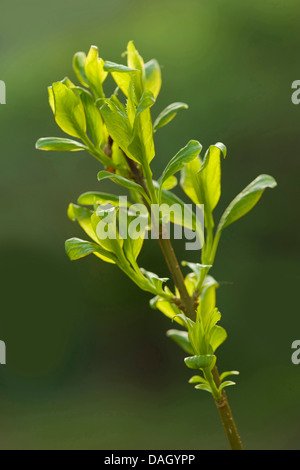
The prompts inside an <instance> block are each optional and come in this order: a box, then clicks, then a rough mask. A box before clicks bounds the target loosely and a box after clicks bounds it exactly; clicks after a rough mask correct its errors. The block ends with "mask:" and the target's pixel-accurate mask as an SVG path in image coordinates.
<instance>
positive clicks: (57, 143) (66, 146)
mask: <svg viewBox="0 0 300 470" xmlns="http://www.w3.org/2000/svg"><path fill="white" fill-rule="evenodd" d="M35 148H36V149H38V150H54V151H61V152H76V151H79V150H87V147H86V146H85V145H83V144H82V143H81V142H76V140H70V139H63V138H60V137H42V138H41V139H39V140H38V141H37V143H36V144H35Z"/></svg>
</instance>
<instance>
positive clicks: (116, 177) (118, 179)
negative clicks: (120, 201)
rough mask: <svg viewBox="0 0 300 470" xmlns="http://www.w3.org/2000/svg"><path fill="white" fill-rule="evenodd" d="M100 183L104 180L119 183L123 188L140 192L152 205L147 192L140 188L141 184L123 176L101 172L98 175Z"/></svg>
mask: <svg viewBox="0 0 300 470" xmlns="http://www.w3.org/2000/svg"><path fill="white" fill-rule="evenodd" d="M97 177H98V181H101V180H104V179H107V178H109V179H111V180H112V181H113V182H114V183H117V184H119V185H121V186H124V188H128V189H131V190H134V191H138V192H139V193H140V194H141V195H142V196H143V198H144V199H146V201H148V202H149V203H150V204H151V202H150V200H149V198H148V196H147V194H146V192H145V190H144V189H143V188H142V186H140V185H139V184H137V183H135V182H134V181H131V180H128V179H126V178H124V177H123V176H120V175H116V174H114V173H110V172H109V171H105V170H102V171H99V173H98V176H97Z"/></svg>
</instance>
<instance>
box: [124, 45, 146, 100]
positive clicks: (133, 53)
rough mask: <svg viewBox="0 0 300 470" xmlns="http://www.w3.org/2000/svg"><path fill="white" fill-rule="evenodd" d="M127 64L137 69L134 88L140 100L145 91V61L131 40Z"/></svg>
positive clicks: (133, 77) (133, 78)
mask: <svg viewBox="0 0 300 470" xmlns="http://www.w3.org/2000/svg"><path fill="white" fill-rule="evenodd" d="M127 65H128V67H129V68H130V69H137V70H138V72H135V73H134V75H133V76H132V80H133V84H134V89H135V92H136V95H137V99H138V100H140V99H141V96H142V94H143V91H144V87H143V83H142V78H143V76H144V61H143V58H142V57H141V56H140V55H139V53H138V51H137V50H136V48H135V46H134V44H133V41H129V43H128V44H127Z"/></svg>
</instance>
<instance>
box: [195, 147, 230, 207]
mask: <svg viewBox="0 0 300 470" xmlns="http://www.w3.org/2000/svg"><path fill="white" fill-rule="evenodd" d="M226 153H227V151H226V147H225V145H223V144H222V143H217V144H215V145H211V146H210V147H209V149H208V150H207V152H206V154H205V156H204V160H203V163H202V165H201V169H200V173H199V179H200V191H201V202H202V203H203V204H204V205H205V206H206V208H205V209H206V210H207V211H209V212H212V211H213V210H214V208H215V207H216V205H217V204H218V201H219V199H220V195H221V155H223V156H224V158H225V157H226Z"/></svg>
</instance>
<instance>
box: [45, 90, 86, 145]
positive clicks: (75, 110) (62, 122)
mask: <svg viewBox="0 0 300 470" xmlns="http://www.w3.org/2000/svg"><path fill="white" fill-rule="evenodd" d="M52 91H53V96H54V109H55V120H56V122H57V124H58V125H59V127H60V128H61V129H62V130H63V131H64V132H66V133H67V134H69V135H72V136H73V137H79V138H81V139H82V138H83V139H84V138H85V131H86V119H85V113H84V108H83V104H82V102H81V99H80V98H79V97H78V96H77V95H76V94H75V93H74V91H73V90H72V89H70V88H68V87H67V86H66V85H64V84H63V83H62V82H56V83H53V85H52Z"/></svg>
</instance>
